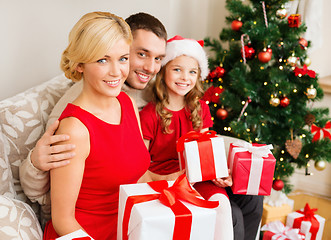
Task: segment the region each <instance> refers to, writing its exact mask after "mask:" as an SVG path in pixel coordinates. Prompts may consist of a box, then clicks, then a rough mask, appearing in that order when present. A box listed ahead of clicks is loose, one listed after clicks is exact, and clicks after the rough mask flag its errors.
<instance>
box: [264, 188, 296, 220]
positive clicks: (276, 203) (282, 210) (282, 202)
mask: <svg viewBox="0 0 331 240" xmlns="http://www.w3.org/2000/svg"><path fill="white" fill-rule="evenodd" d="M293 206H294V200H293V199H289V198H288V197H287V196H286V194H285V193H283V192H282V191H276V190H274V189H271V194H270V195H269V196H265V197H264V200H263V213H262V226H263V225H265V224H267V223H269V222H274V221H277V220H278V221H281V222H282V223H283V224H285V223H286V217H287V215H288V214H290V213H291V212H293Z"/></svg>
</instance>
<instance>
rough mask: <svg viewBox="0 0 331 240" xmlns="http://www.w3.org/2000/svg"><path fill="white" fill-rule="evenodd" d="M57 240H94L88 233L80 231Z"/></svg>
mask: <svg viewBox="0 0 331 240" xmlns="http://www.w3.org/2000/svg"><path fill="white" fill-rule="evenodd" d="M55 240H94V239H93V238H92V237H91V236H90V235H88V234H87V233H86V232H84V231H83V230H81V229H79V230H77V231H74V232H72V233H69V234H66V235H64V236H62V237H59V238H56V239H55Z"/></svg>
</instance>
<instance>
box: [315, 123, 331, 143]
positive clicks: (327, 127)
mask: <svg viewBox="0 0 331 240" xmlns="http://www.w3.org/2000/svg"><path fill="white" fill-rule="evenodd" d="M330 129H331V122H330V121H327V123H326V124H325V126H324V127H323V128H321V127H318V126H316V125H315V124H312V125H311V133H312V134H314V137H313V139H312V142H316V141H318V140H319V139H320V137H321V132H323V137H324V138H329V139H330V140H331V133H330Z"/></svg>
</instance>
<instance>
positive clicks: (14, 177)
mask: <svg viewBox="0 0 331 240" xmlns="http://www.w3.org/2000/svg"><path fill="white" fill-rule="evenodd" d="M71 85H72V81H70V80H68V79H66V78H65V77H64V75H59V76H57V77H55V78H53V79H50V80H48V81H46V82H44V83H42V84H40V85H38V86H35V87H32V88H30V89H28V90H26V91H24V92H22V93H19V94H17V95H15V96H13V97H10V98H7V99H5V100H2V101H0V239H1V240H7V239H8V240H9V239H24V240H33V239H38V240H40V239H42V236H43V232H42V227H41V226H43V225H44V223H45V219H44V218H43V212H42V209H41V206H40V205H39V204H38V203H32V202H31V201H29V199H28V198H27V197H26V196H25V194H24V192H23V190H22V187H21V184H20V179H19V171H18V170H19V165H20V163H21V162H22V161H23V160H24V159H25V158H26V157H27V154H28V152H29V151H30V150H31V149H32V148H33V147H34V146H35V144H36V142H37V141H38V139H39V138H40V137H41V136H42V134H43V133H44V131H45V126H46V123H47V119H48V115H49V114H50V112H51V111H52V109H53V107H54V105H55V104H56V103H57V101H58V100H59V99H60V97H61V96H62V95H63V94H64V92H65V91H66V90H67V89H68V88H69V87H70V86H71Z"/></svg>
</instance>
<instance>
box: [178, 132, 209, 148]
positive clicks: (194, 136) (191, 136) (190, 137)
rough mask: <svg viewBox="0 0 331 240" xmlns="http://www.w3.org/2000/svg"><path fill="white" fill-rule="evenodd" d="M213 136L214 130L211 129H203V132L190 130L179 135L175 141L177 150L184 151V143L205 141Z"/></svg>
mask: <svg viewBox="0 0 331 240" xmlns="http://www.w3.org/2000/svg"><path fill="white" fill-rule="evenodd" d="M213 137H216V132H215V131H213V130H209V131H205V132H203V133H200V132H195V131H190V132H188V133H186V134H185V135H183V136H181V137H180V138H179V139H178V141H177V152H182V151H184V143H185V142H191V141H206V140H209V139H211V138H213Z"/></svg>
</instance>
